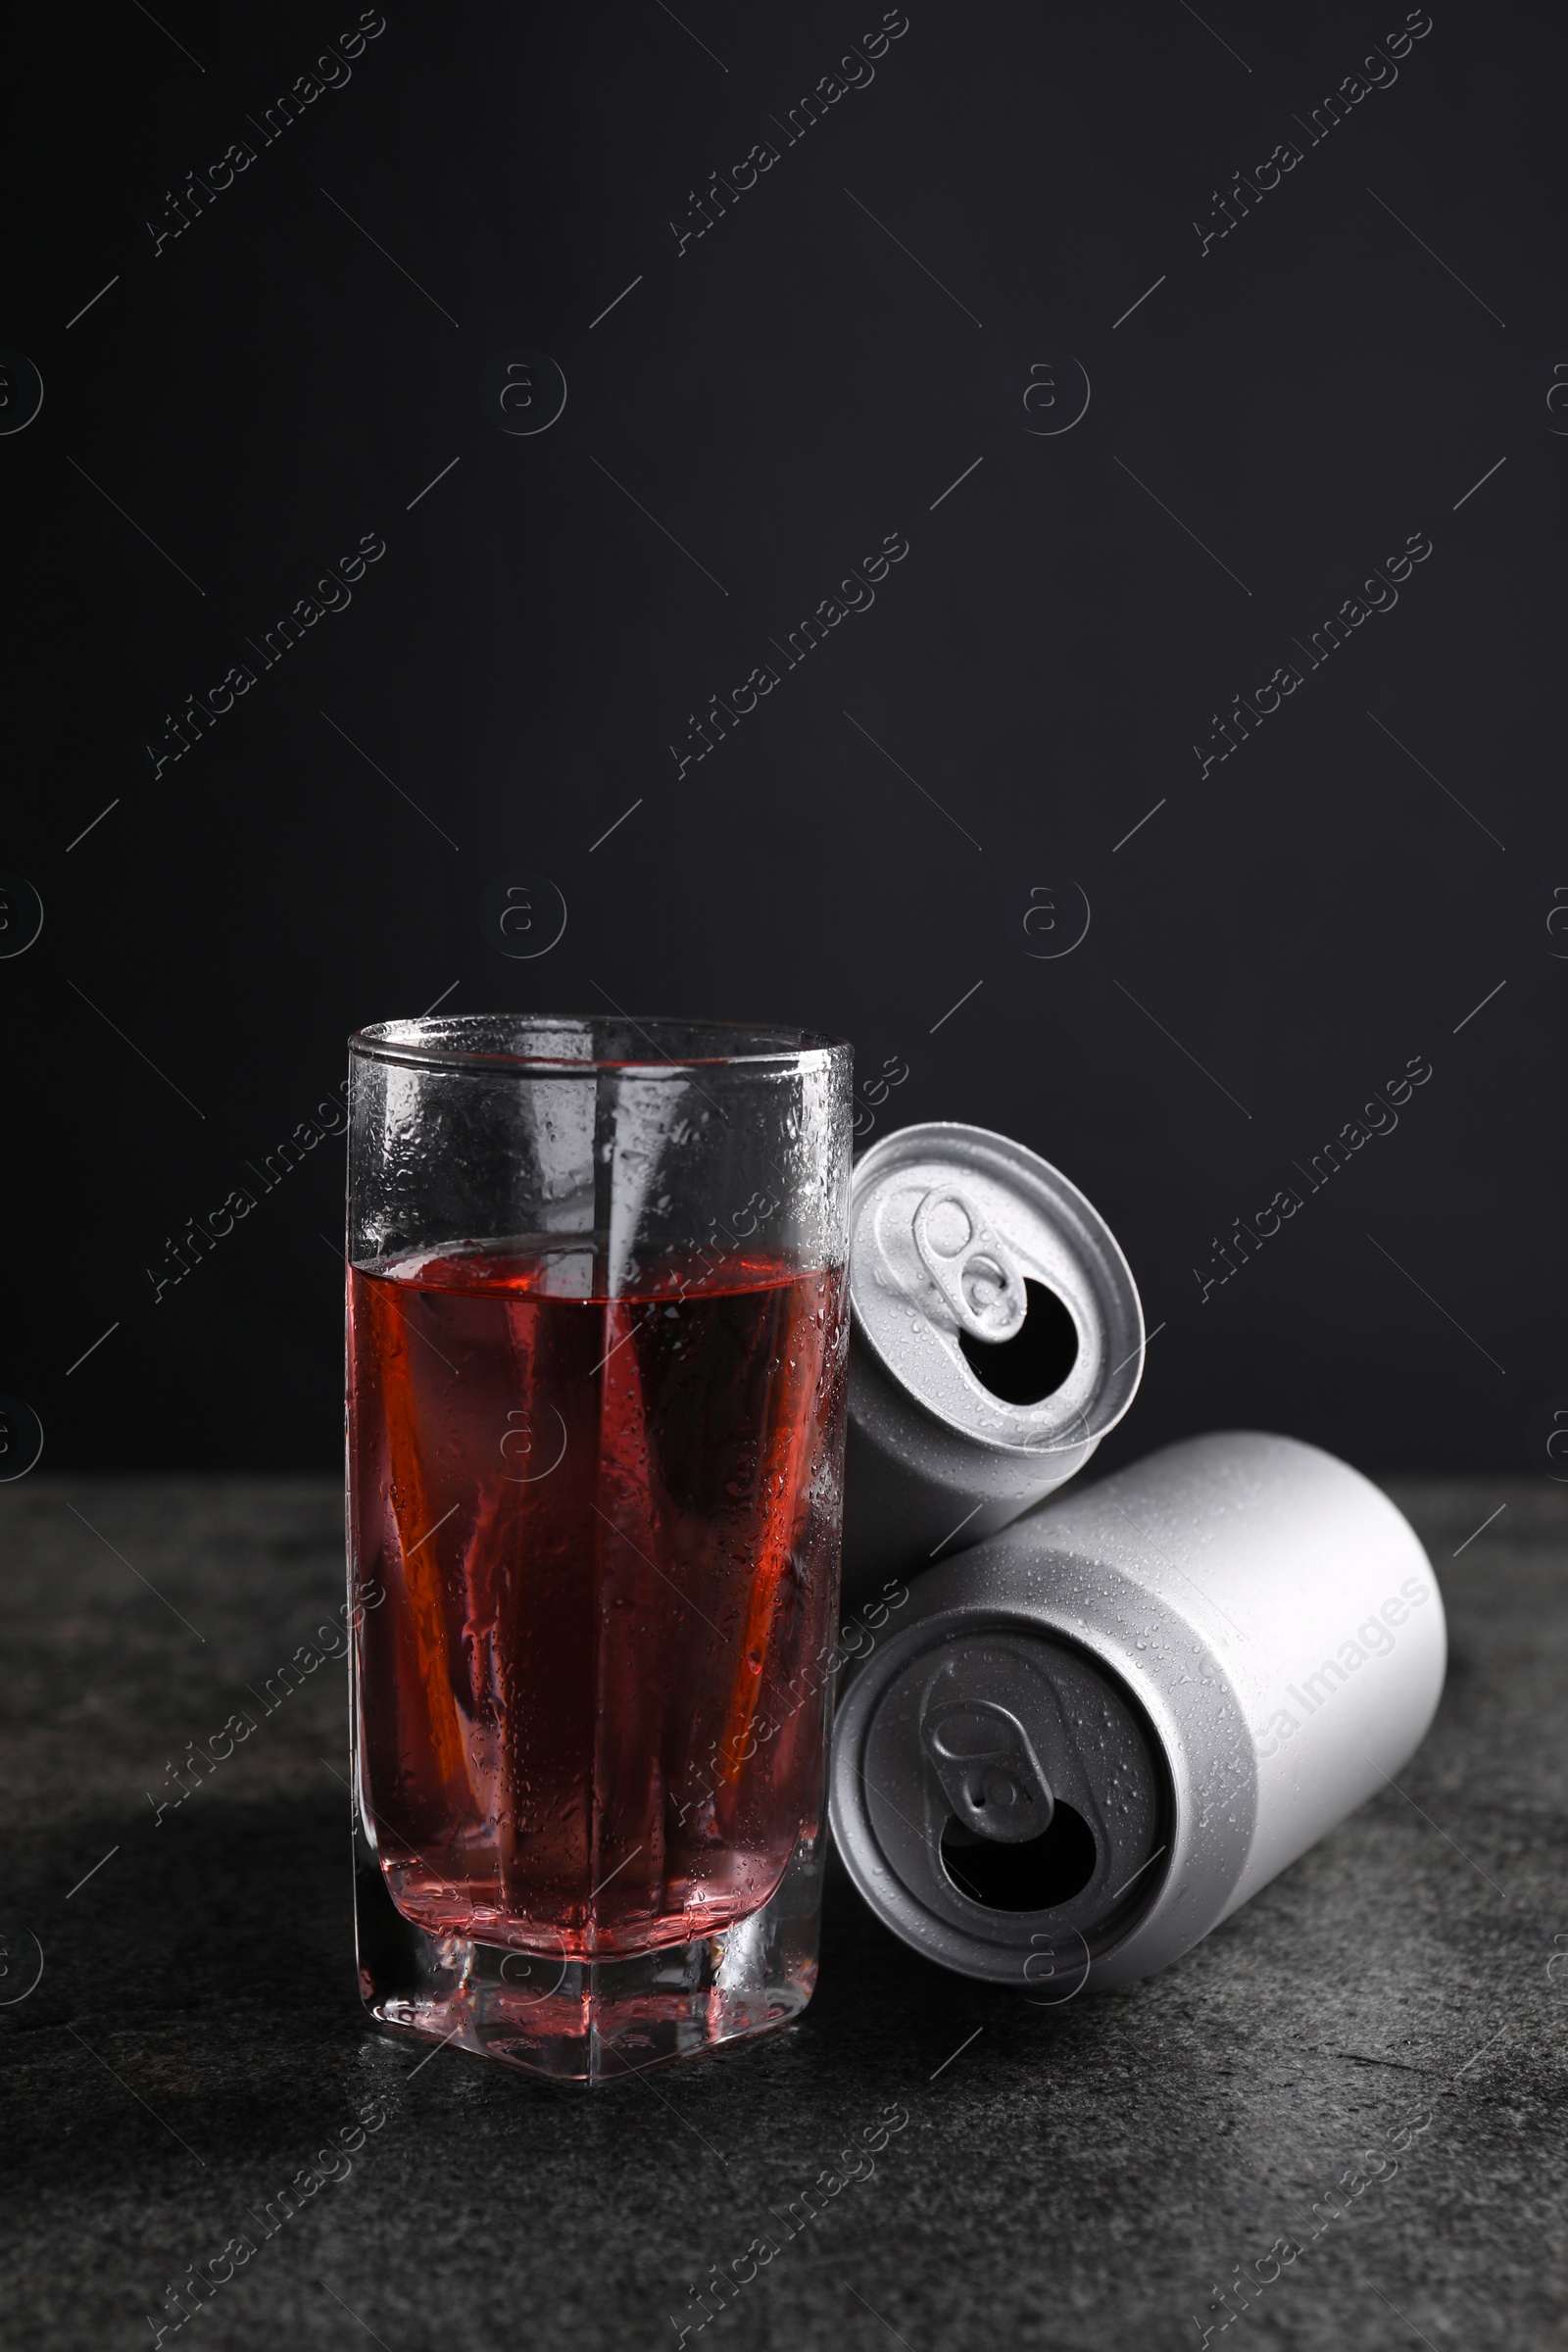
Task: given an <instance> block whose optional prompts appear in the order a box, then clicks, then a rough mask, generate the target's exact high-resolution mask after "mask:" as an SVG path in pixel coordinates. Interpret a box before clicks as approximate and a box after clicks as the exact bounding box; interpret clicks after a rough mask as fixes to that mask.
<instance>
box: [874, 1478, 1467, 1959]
mask: <svg viewBox="0 0 1568 2352" xmlns="http://www.w3.org/2000/svg"><path fill="white" fill-rule="evenodd" d="M1445 1664H1446V1631H1445V1624H1444V1614H1443V1602H1442V1599H1441V1597H1440V1595H1439V1593H1438V1588H1437V1584H1436V1582H1435V1580H1434V1578H1433V1574H1432V1570H1431V1566H1430V1563H1429V1562H1428V1559H1427V1556H1426V1553H1425V1552H1424V1551H1423V1549H1422V1547H1421V1544H1420V1542H1419V1541H1418V1539H1417V1537H1416V1535H1415V1533H1414V1531H1413V1529H1412V1528H1411V1527H1410V1526H1409V1524H1408V1523H1407V1521H1406V1520H1404V1519H1403V1518H1402V1517H1401V1516H1400V1514H1399V1512H1398V1511H1397V1509H1396V1508H1395V1506H1394V1504H1393V1503H1392V1502H1390V1501H1389V1499H1388V1497H1387V1496H1386V1495H1382V1494H1380V1493H1379V1492H1378V1490H1377V1488H1376V1487H1374V1486H1372V1485H1371V1484H1370V1482H1369V1481H1368V1480H1366V1479H1364V1478H1362V1477H1361V1476H1360V1475H1359V1474H1358V1473H1357V1472H1356V1471H1354V1470H1351V1469H1349V1468H1348V1467H1347V1465H1346V1464H1345V1463H1344V1462H1340V1461H1336V1460H1335V1459H1334V1457H1333V1456H1332V1455H1331V1454H1327V1453H1322V1452H1319V1450H1318V1449H1317V1447H1316V1446H1303V1445H1299V1444H1298V1443H1297V1442H1296V1441H1295V1440H1294V1439H1291V1438H1275V1437H1261V1436H1254V1435H1235V1434H1230V1435H1224V1436H1217V1437H1207V1438H1194V1439H1189V1440H1187V1441H1185V1442H1184V1443H1182V1444H1180V1445H1176V1446H1166V1447H1165V1448H1164V1449H1163V1450H1162V1451H1161V1452H1158V1453H1154V1454H1151V1455H1150V1456H1149V1458H1148V1459H1147V1460H1145V1461H1143V1462H1140V1463H1137V1464H1136V1465H1135V1466H1134V1467H1133V1468H1132V1469H1129V1470H1123V1471H1119V1472H1118V1473H1117V1474H1116V1475H1115V1476H1114V1477H1111V1478H1107V1479H1105V1480H1103V1482H1102V1483H1101V1484H1099V1485H1098V1486H1095V1487H1093V1488H1090V1489H1088V1490H1086V1491H1085V1492H1083V1493H1081V1494H1076V1495H1064V1496H1063V1497H1062V1498H1061V1499H1060V1500H1059V1501H1056V1502H1051V1503H1047V1504H1046V1505H1045V1506H1044V1507H1043V1508H1041V1509H1039V1510H1036V1511H1032V1512H1031V1513H1030V1514H1029V1515H1028V1517H1027V1518H1025V1519H1021V1520H1019V1521H1017V1522H1016V1523H1015V1524H1014V1525H1012V1526H1010V1527H1008V1528H1006V1529H1005V1530H1004V1531H1003V1533H1002V1534H1000V1535H998V1536H994V1537H992V1538H991V1539H990V1540H989V1541H988V1542H987V1543H984V1544H979V1545H977V1546H976V1547H975V1548H974V1549H973V1550H971V1551H966V1552H962V1553H959V1554H958V1555H957V1556H956V1558H955V1559H953V1560H952V1561H944V1562H943V1563H941V1564H940V1565H939V1566H937V1567H935V1568H930V1569H928V1570H927V1571H926V1572H925V1573H924V1574H923V1575H922V1576H919V1577H918V1578H916V1579H914V1580H913V1581H912V1582H911V1585H910V1588H909V1604H908V1615H907V1618H905V1619H904V1620H903V1622H902V1624H901V1627H900V1630H899V1632H898V1634H897V1635H896V1636H894V1638H893V1639H892V1640H891V1641H889V1642H887V1643H886V1645H885V1646H883V1647H881V1648H879V1649H877V1650H876V1651H875V1652H874V1653H873V1654H872V1655H870V1656H869V1657H868V1658H867V1660H866V1662H865V1664H864V1665H863V1666H862V1667H860V1668H859V1669H858V1670H857V1671H856V1673H855V1675H854V1677H853V1679H852V1681H851V1682H850V1685H849V1688H848V1690H847V1691H846V1693H845V1695H844V1698H843V1701H842V1703H841V1705H840V1709H839V1714H838V1720H837V1724H836V1726H835V1729H834V1743H833V1764H832V1777H831V1798H830V1803H831V1817H832V1824H833V1835H834V1838H835V1841H836V1843H837V1845H838V1849H839V1852H840V1854H841V1855H842V1856H843V1858H844V1860H845V1862H846V1863H847V1865H848V1866H849V1870H850V1872H851V1875H852V1876H853V1878H854V1879H855V1882H856V1884H857V1886H858V1887H859V1890H860V1892H861V1894H863V1895H864V1897H865V1899H866V1901H867V1902H868V1903H869V1904H870V1905H871V1908H872V1909H873V1910H874V1911H875V1912H876V1913H877V1914H878V1916H879V1917H880V1918H881V1919H882V1920H883V1921H884V1922H885V1923H886V1924H887V1926H889V1927H890V1928H892V1929H893V1930H894V1931H895V1933H896V1934H898V1935H899V1936H903V1938H904V1940H905V1941H906V1942H907V1943H909V1944H912V1945H913V1946H914V1948H915V1949H916V1950H917V1951H919V1952H923V1953H925V1954H926V1955H927V1957H928V1958H930V1959H932V1960H937V1961H940V1962H942V1963H943V1965H944V1966H946V1967H948V1968H952V1969H956V1971H958V1973H959V1974H960V1975H963V1976H969V1977H980V1978H986V1979H990V1980H992V1981H994V1982H996V1983H999V1984H1014V1985H1020V1986H1023V1987H1025V1988H1026V1989H1028V1990H1029V1991H1030V1993H1031V1994H1032V1996H1033V1997H1034V1998H1035V1999H1037V2000H1042V2001H1048V2002H1049V2001H1056V2000H1068V1999H1071V1998H1072V1996H1073V1995H1074V1994H1075V1993H1077V1992H1080V1991H1082V1990H1084V1989H1085V1987H1086V1986H1087V1987H1089V1988H1091V1989H1096V1988H1100V1987H1103V1986H1107V1985H1124V1984H1128V1983H1130V1982H1132V1981H1133V1980H1134V1979H1136V1978H1139V1977H1146V1976H1149V1975H1150V1974H1151V1973H1152V1971H1153V1970H1155V1969H1157V1968H1163V1967H1164V1966H1165V1965H1166V1963H1167V1962H1169V1961H1172V1960H1175V1959H1177V1958H1178V1957H1179V1956H1180V1955H1181V1954H1182V1953H1183V1952H1185V1951H1187V1950H1188V1949H1189V1948H1190V1947H1191V1946H1192V1945H1193V1944H1195V1943H1197V1942H1198V1941H1199V1939H1200V1938H1201V1936H1206V1935H1207V1934H1208V1932H1209V1930H1210V1929H1211V1928H1213V1927H1216V1926H1217V1925H1218V1924H1219V1922H1220V1921H1221V1920H1223V1919H1226V1918H1228V1917H1229V1915H1230V1914H1231V1912H1233V1911H1235V1910H1236V1909H1237V1908H1238V1906H1239V1905H1240V1904H1242V1903H1245V1902H1246V1901H1247V1900H1248V1898H1249V1897H1250V1896H1251V1895H1253V1894H1255V1893H1256V1892H1257V1890H1258V1888H1259V1887H1264V1886H1266V1885H1267V1883H1268V1881H1269V1880H1270V1879H1272V1878H1273V1877H1274V1876H1275V1875H1276V1873H1277V1872H1279V1871H1281V1870H1283V1869H1284V1868H1285V1867H1286V1865H1287V1864H1288V1863H1290V1862H1294V1861H1295V1860H1296V1858H1297V1856H1298V1855H1299V1854H1301V1853H1304V1852H1305V1850H1306V1848H1307V1847H1308V1846H1310V1845H1312V1844H1314V1843H1315V1842H1316V1841H1317V1839H1318V1838H1322V1837H1323V1836H1325V1835H1326V1833H1327V1832H1328V1831H1330V1830H1332V1829H1333V1828H1334V1827H1335V1825H1336V1824H1337V1823H1338V1822H1341V1821H1343V1820H1344V1818H1345V1817H1346V1815H1347V1814H1348V1813H1350V1812H1351V1811H1353V1810H1354V1808H1355V1807H1356V1806H1357V1805H1359V1804H1361V1803H1362V1802H1364V1800H1365V1799H1366V1798H1367V1797H1369V1796H1371V1795H1373V1794H1375V1793H1376V1792H1377V1791H1378V1790H1379V1789H1382V1788H1383V1787H1385V1785H1386V1784H1387V1782H1388V1781H1389V1780H1390V1779H1392V1777H1393V1776H1394V1775H1395V1774H1397V1772H1398V1771H1399V1770H1400V1768H1401V1766H1402V1765H1403V1764H1404V1763H1405V1762H1406V1761H1407V1760H1408V1758H1409V1757H1410V1755H1411V1754H1412V1753H1413V1751H1414V1749H1415V1748H1416V1747H1417V1746H1418V1745H1419V1743H1420V1741H1421V1740H1422V1738H1423V1737H1424V1735H1425V1733H1426V1730H1427V1727H1428V1725H1429V1724H1430V1723H1431V1720H1432V1717H1433V1714H1434V1712H1435V1710H1436V1708H1437V1703H1438V1698H1439V1695H1440V1693H1441V1691H1442V1689H1443V1677H1444V1668H1445Z"/></svg>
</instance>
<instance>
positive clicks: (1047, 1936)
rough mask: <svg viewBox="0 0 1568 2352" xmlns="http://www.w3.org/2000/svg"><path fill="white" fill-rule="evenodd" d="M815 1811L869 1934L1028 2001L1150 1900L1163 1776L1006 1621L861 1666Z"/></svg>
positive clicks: (935, 1632) (1164, 1811) (1162, 1837)
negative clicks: (821, 1812)
mask: <svg viewBox="0 0 1568 2352" xmlns="http://www.w3.org/2000/svg"><path fill="white" fill-rule="evenodd" d="M949 1624H950V1625H951V1620H949ZM830 1805H831V1812H832V1822H833V1836H834V1840H835V1843H836V1844H837V1846H838V1849H839V1852H840V1854H841V1855H842V1856H843V1859H844V1861H845V1863H846V1864H847V1865H848V1868H849V1871H850V1874H851V1876H852V1878H853V1879H854V1880H855V1882H856V1885H857V1886H858V1888H859V1891H860V1893H861V1894H862V1895H863V1896H864V1897H865V1900H866V1901H867V1902H868V1903H869V1904H870V1906H871V1908H872V1910H873V1911H875V1912H876V1914H877V1916H878V1918H880V1919H881V1920H882V1921H883V1923H884V1925H885V1926H887V1927H890V1928H892V1929H893V1931H894V1932H895V1934H897V1935H898V1936H902V1937H903V1938H904V1940H905V1942H906V1943H908V1944H912V1945H913V1947H914V1948H915V1950H916V1951H919V1952H922V1953H924V1954H925V1956H926V1957H927V1958H928V1959H931V1960H936V1961H939V1962H940V1963H942V1964H943V1965H944V1966H945V1967H948V1968H953V1969H956V1970H958V1971H959V1972H960V1973H961V1974H963V1975H965V1976H971V1977H981V1978H986V1979H989V1980H991V1981H992V1982H995V1983H1003V1984H1016V1985H1023V1986H1025V1987H1028V1988H1029V1989H1030V1990H1031V1992H1032V1993H1033V1995H1034V1997H1035V1998H1037V1999H1041V2000H1052V1999H1061V2000H1066V1999H1070V1998H1071V1997H1072V1995H1073V1993H1074V1992H1076V1991H1079V1990H1081V1989H1082V1988H1083V1985H1084V1984H1085V1983H1086V1981H1087V1980H1088V1977H1089V1973H1090V1970H1091V1967H1092V1965H1093V1963H1094V1962H1095V1961H1096V1960H1097V1959H1099V1958H1100V1957H1101V1956H1102V1955H1103V1954H1104V1953H1105V1952H1108V1951H1109V1950H1111V1949H1113V1948H1114V1947H1115V1945H1116V1944H1118V1943H1120V1942H1121V1941H1123V1940H1124V1938H1125V1937H1126V1936H1127V1935H1128V1934H1129V1933H1130V1932H1131V1930H1132V1929H1133V1927H1134V1926H1135V1925H1136V1924H1137V1922H1138V1921H1139V1920H1140V1919H1141V1918H1142V1917H1143V1916H1144V1915H1145V1913H1146V1912H1147V1911H1148V1910H1149V1908H1150V1907H1151V1905H1152V1902H1153V1901H1154V1899H1155V1897H1156V1895H1157V1894H1158V1892H1159V1889H1160V1887H1161V1886H1162V1884H1163V1878H1164V1872H1163V1870H1162V1869H1161V1868H1160V1867H1159V1864H1160V1861H1161V1858H1162V1857H1164V1856H1165V1855H1166V1854H1167V1853H1168V1840H1169V1837H1170V1827H1169V1822H1170V1795H1169V1787H1168V1775H1167V1774H1166V1772H1165V1770H1164V1768H1163V1765H1162V1763H1161V1761H1160V1758H1159V1751H1158V1746H1157V1742H1156V1740H1155V1739H1154V1736H1153V1734H1152V1730H1151V1729H1150V1727H1149V1726H1148V1724H1147V1723H1146V1721H1145V1719H1144V1716H1143V1711H1142V1709H1141V1708H1140V1707H1139V1706H1138V1704H1137V1702H1136V1700H1135V1699H1134V1698H1133V1697H1132V1695H1131V1693H1130V1692H1129V1691H1127V1690H1126V1689H1125V1688H1124V1686H1123V1685H1122V1684H1121V1683H1120V1682H1119V1681H1118V1680H1117V1678H1116V1677H1115V1676H1114V1675H1112V1674H1111V1673H1110V1672H1109V1671H1108V1670H1107V1669H1106V1668H1105V1667H1104V1666H1103V1664H1102V1663H1101V1662H1100V1661H1099V1660H1097V1659H1094V1658H1092V1657H1090V1656H1089V1655H1088V1654H1087V1653H1086V1652H1084V1651H1081V1650H1079V1649H1077V1648H1075V1647H1074V1646H1072V1645H1071V1644H1069V1643H1067V1642H1063V1641H1061V1640H1060V1639H1059V1638H1057V1637H1055V1636H1052V1635H1046V1634H1044V1633H1037V1632H1035V1631H1034V1630H1033V1629H1026V1628H1023V1627H1021V1626H1020V1625H1019V1623H1018V1622H1017V1620H1016V1619H1014V1620H1013V1621H1012V1622H1010V1623H1009V1622H1008V1621H1007V1620H1006V1619H1005V1618H996V1619H994V1620H992V1621H991V1622H989V1623H988V1622H987V1621H986V1616H985V1613H983V1612H981V1613H976V1614H973V1615H971V1616H970V1617H969V1620H968V1622H967V1624H965V1625H963V1627H962V1629H961V1630H960V1631H957V1632H954V1631H951V1630H946V1629H945V1628H944V1626H943V1625H942V1623H941V1622H940V1621H939V1622H938V1623H936V1624H933V1625H927V1626H924V1627H919V1626H911V1627H910V1628H909V1629H908V1633H907V1635H906V1636H904V1637H901V1639H900V1640H899V1641H898V1642H896V1643H895V1644H894V1645H893V1647H892V1648H891V1649H890V1650H889V1651H888V1652H887V1653H885V1654H884V1656H883V1657H882V1658H880V1659H875V1660H872V1661H869V1662H868V1664H867V1666H866V1667H865V1668H862V1669H861V1670H860V1671H859V1673H858V1676H857V1678H856V1680H855V1682H853V1683H852V1684H851V1686H850V1689H849V1691H848V1692H847V1694H846V1697H845V1700H844V1704H843V1706H842V1708H841V1710H840V1716H839V1721H838V1724H837V1726H836V1728H835V1732H834V1741H833V1762H832V1775H831V1784H830Z"/></svg>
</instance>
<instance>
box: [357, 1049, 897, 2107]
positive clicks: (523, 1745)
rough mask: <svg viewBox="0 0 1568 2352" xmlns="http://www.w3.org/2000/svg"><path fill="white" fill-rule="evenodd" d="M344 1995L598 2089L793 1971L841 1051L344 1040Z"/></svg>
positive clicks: (828, 1487) (822, 1717) (841, 1128)
mask: <svg viewBox="0 0 1568 2352" xmlns="http://www.w3.org/2000/svg"><path fill="white" fill-rule="evenodd" d="M349 1051H350V1064H349V1067H350V1077H351V1084H350V1102H349V1115H350V1130H349V1209H348V1233H349V1246H348V1258H349V1277H348V1488H349V1503H348V1527H349V1605H350V1624H351V1627H352V1629H353V1633H354V1648H353V1680H352V1711H353V1738H354V1791H355V1847H356V1895H357V1900H356V1914H357V1928H358V1943H359V1964H360V1986H361V1991H362V1994H363V1996H364V1999H365V2001H366V2003H367V2006H368V2008H369V2010H370V2012H371V2014H372V2015H373V2016H374V2017H376V2018H377V2019H378V2020H380V2021H381V2022H382V2023H384V2024H386V2025H388V2026H393V2027H402V2028H404V2029H406V2030H407V2031H409V2032H411V2033H413V2034H420V2035H423V2036H425V2037H426V2038H428V2039H430V2040H432V2041H437V2042H440V2041H448V2040H450V2041H452V2042H454V2043H455V2044H456V2046H458V2047H460V2048H463V2049H467V2050H471V2051H474V2052H476V2053H479V2054H481V2055H483V2056H486V2057H491V2058H497V2059H501V2060H505V2061H508V2062H510V2063H511V2064H513V2065H515V2066H520V2067H525V2068H529V2069H531V2070H533V2071H535V2072H536V2073H539V2074H542V2075H547V2076H551V2077H554V2078H557V2079H559V2080H562V2081H565V2082H589V2083H591V2082H604V2081H608V2080H610V2079H612V2078H613V2076H615V2075H616V2074H619V2073H625V2072H628V2071H630V2070H632V2069H634V2068H638V2067H642V2066H646V2065H649V2064H651V2063H653V2062H654V2061H656V2060H659V2059H665V2058H679V2057H687V2056H692V2055H695V2054H696V2053H698V2052H700V2051H702V2050H705V2049H709V2048H711V2047H712V2046H713V2045H714V2044H715V2043H718V2042H725V2041H731V2040H735V2039H737V2038H738V2037H740V2036H742V2035H745V2034H760V2033H765V2032H767V2031H768V2030H769V2029H770V2028H773V2027H775V2026H781V2025H784V2024H786V2023H787V2022H788V2021H789V2020H790V2019H792V2018H794V2017H796V2016H798V2015H799V2014H800V2012H801V2010H802V2009H803V2008H804V2007H805V2005H806V2003H807V2001H808V2000H809V1998H810V1994H811V1988H812V1985H813V1984H814V1981H815V1976H816V1946H817V1922H818V1914H819V1910H820V1904H821V1887H822V1864H823V1840H824V1838H825V1835H826V1822H825V1817H824V1812H823V1782H824V1768H825V1751H826V1742H827V1737H828V1731H829V1725H830V1716H831V1711H832V1706H831V1701H832V1690H831V1680H830V1674H831V1669H830V1665H829V1663H828V1661H829V1660H830V1658H831V1655H832V1651H833V1636H834V1631H835V1627H836V1622H837V1613H838V1583H839V1542H840V1531H841V1521H842V1510H843V1443H844V1389H845V1362H846V1343H847V1284H846V1258H847V1254H848V1247H849V1178H850V1154H851V1117H852V1103H851V1092H850V1090H851V1078H852V1062H851V1054H850V1049H849V1047H848V1046H846V1045H844V1044H842V1043H840V1042H839V1041H837V1040H835V1039H832V1038H825V1037H816V1036H811V1035H809V1034H807V1033H805V1032H803V1031H801V1030H796V1029H784V1028H777V1029H773V1028H746V1027H741V1026H738V1025H735V1024H732V1023H727V1022H714V1021H674V1020H659V1019H649V1020H640V1019H639V1020H632V1019H630V1018H625V1019H613V1020H603V1019H600V1018H598V1017H597V1016H594V1017H587V1018H582V1019H576V1018H560V1019H551V1018H545V1017H542V1016H534V1015H529V1014H512V1013H498V1014H493V1015H488V1014H487V1015H477V1016H469V1017H463V1018H457V1019H453V1018H450V1017H442V1018H439V1019H429V1018H425V1019H422V1020H415V1021H388V1022H384V1023H382V1024H380V1025H378V1026H376V1027H374V1028H369V1029H365V1030H362V1031H361V1032H360V1033H359V1034H358V1035H357V1036H356V1037H354V1038H352V1039H351V1040H350V1048H349Z"/></svg>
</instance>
